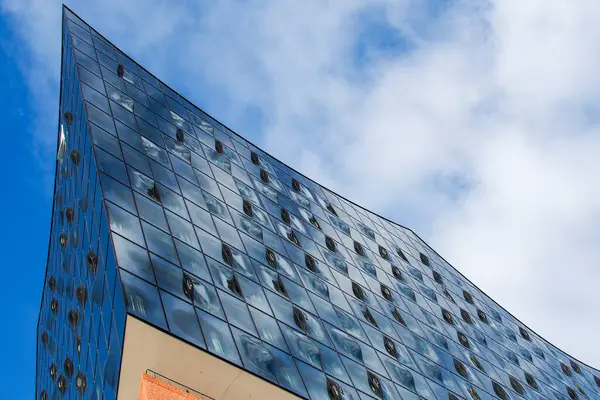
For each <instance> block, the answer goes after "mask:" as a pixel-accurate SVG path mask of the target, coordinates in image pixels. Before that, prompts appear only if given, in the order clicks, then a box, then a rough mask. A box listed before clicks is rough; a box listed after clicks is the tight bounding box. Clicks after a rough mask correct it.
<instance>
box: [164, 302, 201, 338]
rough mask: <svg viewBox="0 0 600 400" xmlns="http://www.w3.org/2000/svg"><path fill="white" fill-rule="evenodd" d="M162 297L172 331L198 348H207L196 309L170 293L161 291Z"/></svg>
mask: <svg viewBox="0 0 600 400" xmlns="http://www.w3.org/2000/svg"><path fill="white" fill-rule="evenodd" d="M160 295H161V297H162V301H163V305H164V307H165V312H166V314H167V321H168V322H169V329H170V331H171V332H172V333H174V334H175V335H177V336H179V337H182V338H184V339H185V340H187V341H189V342H192V343H194V344H195V345H196V346H199V347H201V348H206V346H205V344H204V337H203V336H202V331H201V330H200V325H199V324H198V319H197V317H196V312H195V311H194V307H193V306H192V305H191V304H188V303H186V302H184V301H181V300H180V299H178V298H176V297H174V296H171V295H170V294H168V293H165V292H162V291H161V293H160Z"/></svg>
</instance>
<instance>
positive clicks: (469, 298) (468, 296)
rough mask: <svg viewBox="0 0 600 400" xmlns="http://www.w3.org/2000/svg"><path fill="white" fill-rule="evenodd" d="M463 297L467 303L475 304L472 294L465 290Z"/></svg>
mask: <svg viewBox="0 0 600 400" xmlns="http://www.w3.org/2000/svg"><path fill="white" fill-rule="evenodd" d="M463 297H464V299H465V300H466V302H467V303H469V304H473V296H471V293H469V292H467V291H465V290H463Z"/></svg>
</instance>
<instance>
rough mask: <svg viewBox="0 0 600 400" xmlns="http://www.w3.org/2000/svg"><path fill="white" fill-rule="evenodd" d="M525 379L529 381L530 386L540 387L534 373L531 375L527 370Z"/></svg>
mask: <svg viewBox="0 0 600 400" xmlns="http://www.w3.org/2000/svg"><path fill="white" fill-rule="evenodd" d="M525 381H526V382H527V384H528V385H529V386H531V387H532V388H534V389H537V388H538V384H537V381H536V380H535V378H534V377H533V375H531V374H530V373H528V372H525Z"/></svg>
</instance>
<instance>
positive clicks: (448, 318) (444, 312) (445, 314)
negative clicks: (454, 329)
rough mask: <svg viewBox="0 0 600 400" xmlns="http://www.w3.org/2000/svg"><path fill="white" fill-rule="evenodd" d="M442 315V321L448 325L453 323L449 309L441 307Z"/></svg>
mask: <svg viewBox="0 0 600 400" xmlns="http://www.w3.org/2000/svg"><path fill="white" fill-rule="evenodd" d="M442 317H443V318H444V321H446V322H447V323H449V324H450V325H454V319H453V318H452V314H450V311H448V310H446V309H444V308H442Z"/></svg>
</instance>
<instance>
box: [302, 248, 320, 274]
mask: <svg viewBox="0 0 600 400" xmlns="http://www.w3.org/2000/svg"><path fill="white" fill-rule="evenodd" d="M304 263H305V264H306V268H308V269H309V270H310V271H312V272H314V273H317V263H316V261H315V259H314V258H313V257H312V256H311V255H310V254H308V253H307V254H305V255H304Z"/></svg>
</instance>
